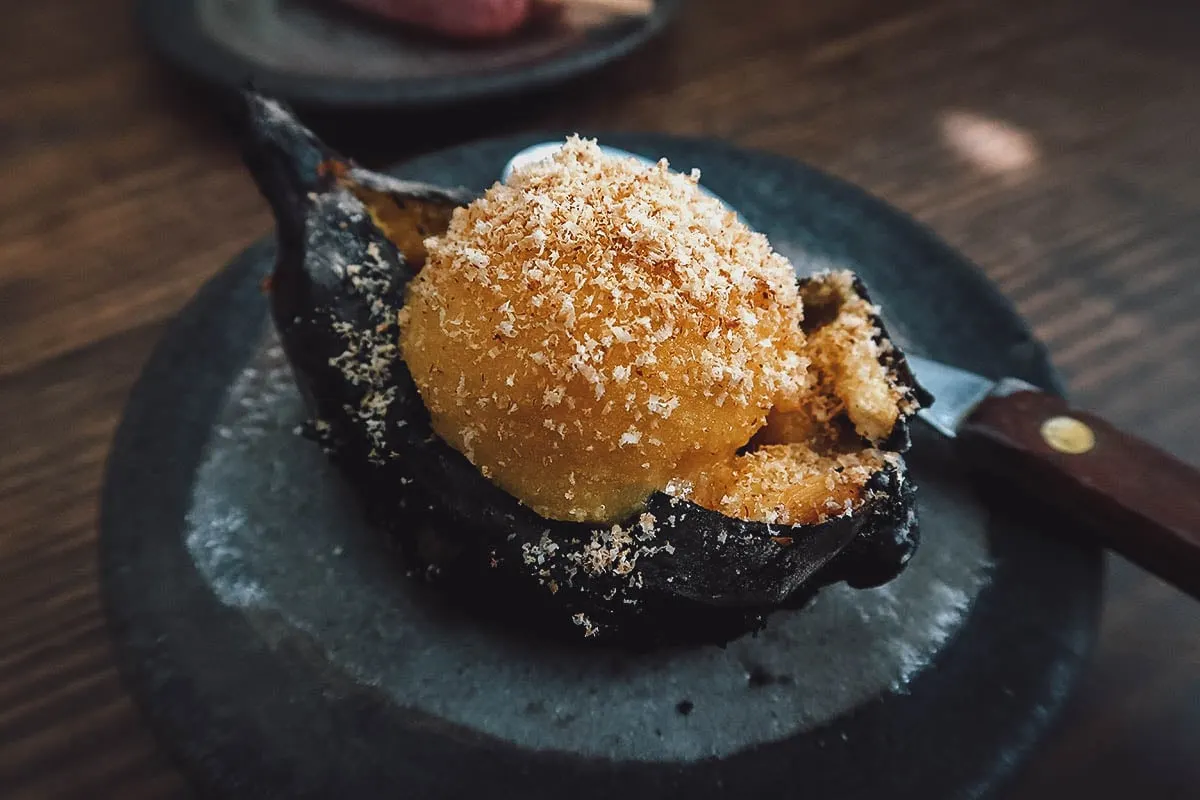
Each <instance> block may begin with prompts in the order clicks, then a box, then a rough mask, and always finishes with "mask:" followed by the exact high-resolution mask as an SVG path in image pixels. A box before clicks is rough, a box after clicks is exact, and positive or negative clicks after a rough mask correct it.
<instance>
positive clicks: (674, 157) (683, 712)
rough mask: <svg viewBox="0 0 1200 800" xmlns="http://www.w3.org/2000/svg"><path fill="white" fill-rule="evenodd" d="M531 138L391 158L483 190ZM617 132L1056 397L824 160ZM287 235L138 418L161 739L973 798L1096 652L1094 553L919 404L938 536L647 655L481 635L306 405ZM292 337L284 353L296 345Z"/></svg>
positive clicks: (541, 792)
mask: <svg viewBox="0 0 1200 800" xmlns="http://www.w3.org/2000/svg"><path fill="white" fill-rule="evenodd" d="M531 141H533V140H532V139H531V138H530V137H520V138H513V139H506V140H499V141H497V140H492V141H487V142H484V143H481V144H476V145H472V146H467V147H462V148H458V149H454V150H450V151H446V152H443V153H440V154H436V155H433V156H429V157H426V158H422V159H420V160H418V161H415V162H412V163H409V164H407V165H404V166H403V167H401V168H400V169H399V170H398V172H399V174H401V175H403V176H405V177H409V178H414V179H419V180H426V181H431V182H438V183H443V184H458V185H466V186H472V187H477V188H483V187H484V186H486V185H487V184H489V183H490V182H491V181H493V180H494V179H495V177H496V176H497V175H498V174H499V172H500V169H501V166H502V164H503V163H504V161H505V160H506V159H507V158H508V156H509V155H510V154H512V153H513V152H515V151H516V150H517V149H518V148H520V147H522V146H524V145H526V144H529V143H531ZM601 141H603V142H605V143H608V144H613V145H615V146H617V147H621V148H625V149H627V150H631V151H634V152H638V153H642V154H644V155H647V156H655V157H657V156H666V157H668V158H669V159H670V160H671V163H672V165H673V166H675V167H676V168H680V169H689V168H691V167H699V168H700V169H701V170H702V172H703V178H702V180H703V181H704V183H705V184H706V185H708V186H710V187H711V188H712V189H713V190H715V191H716V192H717V193H718V194H719V195H721V196H722V197H724V198H725V199H726V200H728V201H729V202H731V203H732V204H733V205H734V206H736V207H737V208H738V209H739V210H740V211H741V213H742V214H743V215H744V217H745V218H746V220H747V221H748V222H749V223H750V224H751V225H753V226H755V227H757V228H758V229H759V230H761V231H763V232H764V233H766V234H767V235H768V236H769V237H770V238H771V239H772V242H773V243H774V244H775V245H776V247H777V248H778V249H780V250H781V251H783V252H784V253H785V254H786V255H788V256H789V257H792V258H793V259H794V260H795V261H796V262H797V266H798V268H799V269H803V270H811V269H816V268H820V267H823V266H829V265H844V266H848V267H851V268H853V269H855V270H857V271H858V272H859V273H860V275H861V276H862V277H863V278H864V280H865V281H866V283H867V285H868V286H869V288H870V290H871V291H872V293H873V295H874V297H875V299H876V300H877V301H879V302H880V303H881V305H882V307H883V309H884V311H883V315H884V317H885V322H886V323H887V324H888V325H889V326H890V329H891V331H892V333H893V335H894V336H895V337H896V338H897V339H898V340H899V341H900V343H901V344H902V346H905V347H906V348H908V349H909V350H911V351H912V352H915V353H920V354H923V355H926V356H930V357H933V358H938V359H943V360H945V361H948V362H951V363H954V364H958V365H961V366H963V367H967V368H971V369H975V370H977V371H979V372H982V373H984V374H987V375H991V376H993V377H998V376H1001V375H1003V374H1007V375H1013V376H1016V377H1019V378H1023V379H1025V380H1027V381H1030V382H1031V383H1035V384H1038V385H1041V386H1043V387H1046V388H1049V389H1052V390H1055V391H1060V392H1061V384H1060V383H1059V380H1058V378H1057V376H1056V374H1055V372H1054V371H1053V369H1052V367H1051V365H1050V364H1049V363H1048V361H1047V358H1046V355H1045V353H1044V350H1043V348H1042V347H1041V346H1040V345H1039V344H1038V343H1037V342H1036V341H1034V340H1033V339H1032V338H1031V336H1030V333H1029V331H1028V330H1027V329H1026V327H1025V326H1024V324H1023V323H1022V322H1021V320H1020V319H1019V318H1018V316H1017V315H1016V314H1015V313H1014V311H1013V310H1012V308H1010V306H1009V305H1008V304H1007V303H1006V301H1005V300H1004V299H1003V298H1002V297H1001V296H1000V295H999V294H998V293H997V292H996V291H995V290H994V289H993V288H992V287H991V286H990V284H989V283H988V282H987V281H986V280H985V278H984V277H983V276H982V275H981V273H980V272H979V271H977V270H976V269H975V268H974V267H973V266H972V265H970V264H969V263H967V262H966V261H964V259H963V258H961V257H960V256H959V255H957V254H955V253H954V252H953V251H951V250H950V249H948V248H947V247H946V246H944V245H943V244H941V243H940V242H939V241H938V240H937V239H936V238H934V237H933V236H932V235H931V234H930V233H928V232H927V231H926V230H924V229H923V228H921V227H920V226H918V225H917V224H915V223H914V222H912V221H911V220H910V219H908V218H907V217H905V216H904V215H902V214H900V213H898V212H896V211H895V210H892V209H890V208H889V207H887V206H886V205H884V204H883V203H881V202H879V201H878V200H875V199H873V198H871V197H869V196H867V195H866V194H864V193H863V192H861V191H859V190H857V189H856V188H854V187H852V186H849V185H846V184H845V183H842V182H840V181H838V180H835V179H833V178H830V177H828V176H826V175H823V174H822V173H819V172H817V171H815V170H812V169H810V168H808V167H805V166H803V165H799V164H796V163H794V162H791V161H787V160H785V159H782V158H778V157H775V156H770V155H766V154H762V153H754V152H747V151H744V150H739V149H735V148H732V147H729V146H727V145H723V144H719V143H714V142H709V141H699V140H688V139H679V138H670V137H661V136H641V135H613V136H605V137H601ZM272 254H273V244H272V242H271V241H269V240H266V241H263V242H261V243H259V244H257V245H255V246H254V247H252V248H250V249H249V250H248V251H247V252H246V253H245V254H244V255H243V256H241V257H240V258H238V259H237V260H236V261H235V262H234V263H233V264H231V265H230V266H229V267H228V268H227V269H226V270H225V271H223V272H222V273H221V274H219V275H218V276H217V277H216V278H215V279H213V280H212V281H211V282H210V283H209V284H208V285H207V286H205V287H204V289H203V290H202V291H201V292H200V293H199V295H198V296H197V297H196V298H195V299H194V301H193V302H192V303H191V304H190V305H189V306H188V307H187V308H186V309H185V310H184V311H183V313H182V314H181V315H180V316H179V318H178V319H177V320H176V321H175V322H174V324H173V325H172V326H171V328H170V330H169V331H168V332H167V333H166V335H165V337H164V338H163V340H162V342H161V344H160V345H159V347H158V349H157V350H156V352H155V353H154V355H153V356H152V357H151V359H150V361H149V363H148V364H147V366H146V369H145V372H144V374H143V376H142V377H141V379H140V380H139V382H138V384H137V386H136V387H135V389H134V391H133V393H132V396H131V398H130V401H129V405H128V408H127V410H126V414H125V418H124V420H123V421H122V424H121V426H120V428H119V431H118V433H117V435H116V439H115V443H114V446H113V449H112V454H111V460H110V463H109V466H108V474H107V482H106V485H105V489H104V495H103V510H102V515H101V544H102V575H103V586H104V596H105V602H106V608H107V611H108V614H109V618H110V622H111V627H112V633H113V636H114V639H115V641H116V643H117V647H118V653H119V657H120V663H121V665H122V670H123V673H124V675H125V676H126V679H127V681H128V682H129V685H130V686H131V687H132V689H133V690H134V693H135V694H136V696H137V697H138V699H139V700H140V703H141V705H142V707H143V708H144V710H145V712H146V714H147V716H148V717H149V719H150V720H151V721H152V723H153V725H154V726H155V728H156V729H157V731H158V733H159V734H160V736H161V738H162V740H163V741H164V742H165V743H166V745H167V747H168V748H169V749H170V750H171V752H173V753H174V754H175V755H176V756H178V758H179V759H180V760H181V762H182V764H183V765H184V766H185V768H186V769H187V771H188V772H189V773H190V774H191V775H192V776H193V777H194V778H195V779H196V780H197V781H198V782H199V783H200V784H202V785H203V786H205V787H207V788H209V789H212V790H214V791H216V792H217V793H219V794H221V795H223V796H228V797H247V798H249V797H267V796H279V797H292V798H294V797H357V798H368V797H382V796H409V797H422V798H435V797H444V798H467V797H478V796H481V794H487V795H489V796H492V795H495V796H501V797H525V798H555V800H559V798H562V797H564V796H571V797H576V798H610V797H614V796H622V797H628V798H643V797H644V798H650V797H653V798H667V797H681V798H682V797H686V798H691V799H692V800H695V799H696V798H706V797H713V796H728V797H732V798H744V797H754V798H782V797H798V796H810V797H831V798H839V800H854V799H855V798H878V797H889V798H939V800H951V799H952V798H964V799H965V798H978V797H981V796H983V795H985V794H988V793H990V792H991V791H992V790H994V789H995V788H996V787H997V786H998V785H1000V784H1001V783H1002V781H1003V779H1004V778H1006V777H1007V776H1009V775H1010V774H1011V773H1012V771H1013V770H1014V768H1015V766H1016V765H1018V764H1019V763H1021V761H1022V760H1023V759H1024V758H1025V756H1026V755H1027V754H1028V753H1029V752H1030V751H1031V749H1032V748H1033V747H1034V745H1035V744H1036V743H1037V742H1038V741H1039V739H1040V738H1041V737H1042V736H1043V734H1044V733H1045V732H1046V730H1047V728H1048V726H1049V725H1050V723H1051V721H1052V720H1053V719H1054V718H1055V717H1056V716H1057V714H1058V712H1059V710H1060V709H1061V707H1062V705H1063V703H1064V702H1065V700H1066V698H1067V697H1068V695H1069V693H1070V689H1071V687H1072V686H1073V684H1074V683H1075V680H1076V676H1077V674H1078V671H1079V669H1080V666H1081V664H1083V662H1084V661H1085V659H1086V658H1087V656H1088V654H1089V652H1090V647H1091V645H1092V642H1093V637H1094V633H1095V629H1096V625H1097V618H1098V612H1099V601H1100V597H1101V581H1102V569H1101V565H1102V558H1101V553H1100V552H1099V551H1097V550H1095V549H1090V548H1085V547H1083V546H1080V545H1077V544H1072V543H1070V542H1069V541H1068V538H1067V537H1059V536H1055V535H1053V534H1054V533H1055V532H1056V531H1057V529H1058V526H1059V523H1058V522H1056V521H1055V520H1054V519H1053V518H1052V517H1050V516H1048V515H1047V514H1046V512H1042V511H1040V510H1038V509H1034V508H1028V509H1021V508H1017V507H1016V506H1018V505H1019V504H1012V503H995V502H990V503H989V502H987V501H986V500H985V494H984V493H982V492H981V491H980V489H981V488H986V487H977V486H976V485H975V484H974V483H972V482H970V481H968V480H966V479H965V478H964V470H963V468H962V465H960V464H959V463H958V462H957V461H956V459H955V458H954V456H953V452H952V449H951V448H950V447H949V446H948V444H947V443H946V442H945V441H941V440H939V439H937V438H935V437H934V436H933V435H931V434H930V433H929V432H928V431H927V430H926V429H924V428H923V426H918V427H917V430H916V432H915V434H914V438H915V443H914V449H913V451H912V453H911V457H910V462H911V463H912V465H913V474H914V477H915V480H916V482H917V485H918V487H919V489H918V496H919V507H920V514H921V519H922V527H923V543H922V546H921V551H920V553H919V554H918V556H917V557H916V558H915V559H914V560H913V562H912V563H911V564H910V566H909V568H908V570H907V572H906V573H905V574H904V575H903V576H901V578H899V579H897V580H896V581H894V582H893V583H892V584H889V585H888V586H885V587H882V588H880V589H875V590H870V591H867V592H858V593H856V592H851V591H849V590H847V589H845V587H837V588H834V589H831V590H826V591H825V592H823V593H822V595H821V596H820V597H818V598H817V600H816V602H815V603H814V604H813V605H811V606H810V607H807V608H805V609H802V610H799V611H789V612H784V613H780V614H777V615H775V616H773V617H772V618H771V620H770V624H769V625H768V628H767V630H766V631H765V632H764V633H763V634H761V635H759V636H757V637H744V638H743V639H741V640H738V641H735V642H734V643H732V644H730V645H729V647H728V648H726V649H721V648H697V649H688V650H683V651H677V652H676V651H673V652H664V653H654V654H640V655H629V654H621V653H619V652H615V651H612V652H610V651H605V650H596V651H590V650H579V649H573V648H570V647H567V646H564V645H562V644H561V643H558V644H552V643H548V642H541V641H536V640H532V639H528V640H520V639H516V638H513V634H511V633H505V632H497V631H494V630H486V629H484V627H483V626H482V625H480V624H479V623H478V621H476V620H473V619H471V618H469V617H465V616H462V612H461V610H451V609H448V608H446V607H444V606H443V605H442V604H439V603H438V601H437V600H436V599H435V598H434V597H433V596H432V595H427V594H425V593H424V590H423V589H421V588H420V581H418V580H415V579H410V578H408V577H406V576H405V575H404V574H403V571H402V569H401V567H400V566H399V565H397V564H396V563H395V561H394V559H392V558H389V557H388V554H387V551H386V549H385V548H384V547H383V545H382V544H381V543H379V541H378V539H377V537H376V536H375V535H374V534H373V533H372V532H371V531H369V530H367V529H366V528H365V527H364V525H363V524H362V522H361V520H360V519H359V517H358V515H357V513H356V510H355V507H354V505H353V503H352V502H351V501H350V500H348V497H349V496H350V495H349V493H348V492H345V491H343V490H344V488H345V487H342V486H340V484H338V481H337V479H336V477H334V475H335V473H333V472H332V471H330V470H329V469H327V468H326V465H325V464H324V461H323V459H322V457H321V456H320V454H319V453H318V452H316V449H315V447H314V446H312V445H311V444H310V443H308V442H307V441H306V440H304V439H302V438H300V437H298V436H295V435H293V434H292V432H291V428H292V426H293V425H294V424H295V423H296V422H298V421H299V412H298V409H299V405H298V402H297V401H295V398H294V397H293V396H292V394H293V393H292V392H291V390H290V382H289V379H288V377H287V372H286V369H285V368H284V367H282V366H281V365H280V363H279V362H278V359H277V357H276V355H273V350H272V346H271V331H270V326H269V324H268V318H267V306H266V302H265V300H264V298H263V296H262V294H261V292H260V290H259V282H260V280H261V278H262V277H263V275H265V274H266V272H267V271H268V270H269V269H270V262H271V258H272ZM273 359H274V360H273Z"/></svg>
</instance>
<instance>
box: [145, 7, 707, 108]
mask: <svg viewBox="0 0 1200 800" xmlns="http://www.w3.org/2000/svg"><path fill="white" fill-rule="evenodd" d="M682 4H683V0H657V2H656V3H655V6H654V10H653V12H651V13H650V14H649V15H648V16H646V17H644V18H637V19H627V20H620V21H614V22H610V23H605V24H601V25H598V26H595V27H591V28H587V29H583V30H567V29H566V28H564V27H563V26H553V25H549V24H540V25H533V26H531V27H529V28H528V29H527V30H523V31H521V32H518V33H515V34H513V35H512V36H510V37H508V38H506V39H504V40H501V41H496V42H493V43H481V44H459V43H454V42H451V41H447V40H439V39H437V38H435V37H433V36H428V35H422V34H421V33H419V32H416V31H411V30H408V29H405V28H402V27H400V26H392V25H388V24H387V23H380V22H378V21H376V20H374V19H371V18H370V17H368V16H366V15H365V14H361V13H359V12H356V11H346V10H343V9H340V8H335V7H333V6H332V3H331V2H330V0H241V1H240V2H228V0H141V2H140V3H139V4H138V6H137V22H138V24H139V26H140V28H141V29H142V31H143V33H144V34H145V35H146V37H147V38H148V41H149V43H150V45H151V46H152V47H153V48H154V50H155V51H156V52H157V53H158V54H159V55H161V56H163V57H164V58H165V59H166V60H167V61H169V62H170V63H172V64H173V65H175V66H176V67H177V68H179V69H181V70H183V71H184V72H185V73H188V74H190V75H193V76H195V77H198V78H200V79H201V80H203V81H204V82H206V83H208V84H210V85H215V86H218V87H223V88H227V89H236V88H240V87H242V86H244V85H246V83H247V82H248V81H253V83H254V85H255V86H256V88H257V89H258V90H259V91H262V92H264V93H266V94H268V95H271V96H273V97H277V98H279V99H281V100H284V101H287V102H289V103H290V104H292V105H296V106H310V107H311V106H323V107H328V108H364V109H369V108H418V107H420V108H428V107H435V106H448V105H452V104H454V105H457V104H465V103H469V102H473V101H480V100H486V99H494V98H500V97H506V96H511V95H516V94H521V93H526V92H529V91H532V90H537V89H542V88H546V87H549V86H551V85H554V84H558V83H561V82H564V81H567V80H570V79H572V78H575V77H577V76H580V75H583V74H585V73H588V72H591V71H593V70H596V69H598V68H600V67H602V66H604V65H606V64H609V63H611V62H613V61H616V60H618V59H621V58H623V57H625V56H626V55H628V54H629V53H631V52H632V51H633V50H635V49H637V48H638V47H641V46H642V45H644V44H645V43H646V42H647V41H649V40H650V39H651V38H652V37H654V36H655V35H657V34H658V33H660V32H661V31H662V30H663V28H665V27H666V25H667V23H668V22H669V21H670V20H671V19H672V18H673V17H674V16H675V14H676V13H677V12H678V11H679V9H680V7H681V6H682Z"/></svg>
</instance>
